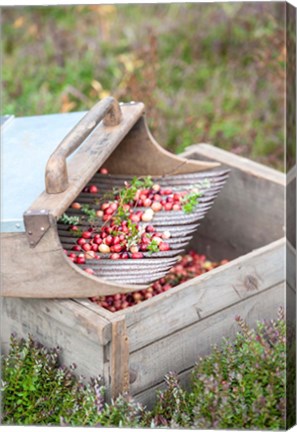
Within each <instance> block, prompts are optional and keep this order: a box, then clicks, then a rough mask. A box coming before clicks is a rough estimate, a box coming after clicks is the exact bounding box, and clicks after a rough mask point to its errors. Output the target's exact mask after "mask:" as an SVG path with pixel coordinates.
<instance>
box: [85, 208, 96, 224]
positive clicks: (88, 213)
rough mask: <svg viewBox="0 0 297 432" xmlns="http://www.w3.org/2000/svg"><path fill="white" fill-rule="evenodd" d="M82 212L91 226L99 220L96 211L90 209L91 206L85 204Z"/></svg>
mask: <svg viewBox="0 0 297 432" xmlns="http://www.w3.org/2000/svg"><path fill="white" fill-rule="evenodd" d="M81 211H82V212H83V213H84V214H85V215H86V216H87V220H88V222H89V223H90V224H92V223H94V222H96V219H98V218H97V215H96V210H94V209H92V208H90V206H89V204H83V205H82V206H81Z"/></svg>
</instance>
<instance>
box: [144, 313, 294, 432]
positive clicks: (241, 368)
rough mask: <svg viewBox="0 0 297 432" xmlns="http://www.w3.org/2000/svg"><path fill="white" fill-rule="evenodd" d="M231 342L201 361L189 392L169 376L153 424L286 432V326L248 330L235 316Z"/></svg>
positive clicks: (260, 325) (278, 322)
mask: <svg viewBox="0 0 297 432" xmlns="http://www.w3.org/2000/svg"><path fill="white" fill-rule="evenodd" d="M237 321H238V324H239V326H240V329H241V331H240V332H239V333H237V335H236V338H235V340H234V341H230V340H227V339H224V340H223V343H222V346H221V347H220V348H218V347H214V348H213V350H212V352H211V354H210V355H208V356H206V357H205V358H201V359H200V360H199V362H198V363H197V364H196V366H195V368H194V370H193V373H192V386H191V391H189V392H186V391H184V390H182V388H181V387H180V385H179V383H178V381H177V377H174V375H173V374H172V373H171V374H170V375H168V376H167V379H166V381H167V388H166V390H165V391H162V392H160V393H159V395H158V399H157V403H156V405H155V407H154V410H153V412H152V420H151V421H152V423H153V424H154V425H156V426H161V425H162V426H167V427H186V428H195V429H231V428H236V429H283V428H285V365H286V338H285V335H286V333H285V332H286V328H285V321H284V317H283V315H282V312H280V315H279V317H278V319H277V320H275V321H270V322H259V323H258V325H257V328H256V329H255V330H254V329H251V328H249V327H248V326H247V324H246V323H245V321H244V320H242V319H241V318H240V317H238V318H237Z"/></svg>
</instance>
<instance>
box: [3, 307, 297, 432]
mask: <svg viewBox="0 0 297 432" xmlns="http://www.w3.org/2000/svg"><path fill="white" fill-rule="evenodd" d="M236 320H237V322H238V324H239V327H240V332H238V333H237V335H236V337H235V339H234V340H232V341H231V340H228V339H224V340H223V342H222V345H221V346H220V347H217V346H215V347H213V349H212V351H211V353H210V354H209V355H208V356H206V357H204V358H200V359H199V361H198V362H197V364H196V365H195V367H194V370H193V372H192V379H191V386H190V390H185V389H183V388H182V387H181V385H180V383H179V381H178V377H177V375H176V374H175V373H174V372H170V373H168V374H167V375H166V377H165V384H166V387H165V390H161V391H159V392H158V393H157V399H156V404H155V406H154V407H153V409H152V410H151V411H149V410H147V409H145V407H143V406H142V405H141V404H139V403H137V402H136V401H135V400H134V399H133V398H132V397H131V396H129V395H128V394H124V395H121V396H119V397H118V398H116V399H115V400H113V401H112V402H111V403H109V404H108V403H106V402H105V400H104V393H105V388H104V387H103V385H102V382H101V379H100V378H94V379H91V380H90V382H89V383H85V382H84V381H83V378H82V377H79V378H76V377H75V375H74V373H73V371H74V369H75V365H71V366H70V367H69V368H66V367H61V366H59V361H58V360H59V352H60V350H59V348H55V349H47V348H45V347H43V346H42V345H41V344H39V343H36V342H34V341H33V339H32V338H31V337H29V338H28V339H27V340H24V339H21V340H18V339H17V338H16V337H15V336H12V338H11V349H10V352H9V355H7V356H5V357H3V359H2V363H3V367H2V386H1V393H2V396H3V397H2V402H3V411H2V418H1V423H2V424H21V425H28V424H34V425H38V424H39V425H40V424H42V425H61V426H63V425H69V426H102V427H104V426H118V427H125V426H126V427H154V428H155V427H169V428H192V429H231V428H236V429H262V430H264V429H270V430H272V429H284V428H285V427H286V426H287V425H288V424H289V423H288V422H287V424H286V420H285V419H286V413H285V412H286V404H285V393H286V392H285V381H286V376H285V366H286V325H285V320H284V316H283V311H282V310H280V312H279V316H278V318H277V320H271V321H269V322H259V323H258V324H257V327H256V328H255V329H252V328H249V327H248V325H247V324H246V322H245V321H244V320H242V319H241V318H240V317H237V318H236ZM293 372H294V365H293V366H292V370H291V373H293ZM287 381H289V380H287ZM287 408H288V406H287ZM291 408H292V409H294V407H291Z"/></svg>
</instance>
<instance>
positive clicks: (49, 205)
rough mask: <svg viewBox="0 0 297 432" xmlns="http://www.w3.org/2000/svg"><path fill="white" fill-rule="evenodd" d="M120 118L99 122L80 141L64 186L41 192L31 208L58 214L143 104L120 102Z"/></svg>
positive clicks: (85, 182) (69, 166)
mask: <svg viewBox="0 0 297 432" xmlns="http://www.w3.org/2000/svg"><path fill="white" fill-rule="evenodd" d="M121 109H122V121H121V123H120V125H118V126H115V127H106V126H104V125H103V123H100V124H99V125H98V127H97V128H96V129H95V130H94V131H93V133H92V135H91V136H90V137H89V138H87V139H86V141H85V142H84V143H83V144H82V145H81V147H80V149H79V151H78V152H77V153H76V154H75V155H74V156H73V157H72V158H71V159H70V160H69V162H68V167H67V170H68V181H69V186H68V188H67V189H66V190H65V191H64V192H62V193H59V194H48V193H46V192H43V193H42V194H41V195H40V196H39V197H38V198H37V199H36V200H35V201H34V203H33V204H32V206H31V207H30V209H31V210H40V209H45V210H48V211H49V212H50V213H51V214H52V215H53V216H54V217H57V218H58V217H60V216H61V215H62V214H63V212H64V211H65V210H66V209H67V208H68V207H69V205H70V204H71V203H72V201H73V200H74V199H75V198H76V197H77V195H78V194H79V193H80V192H81V190H82V189H83V188H84V186H85V185H86V184H87V183H88V181H90V180H91V178H92V177H93V175H94V174H95V173H96V171H97V170H98V169H99V168H100V166H101V165H102V164H103V163H104V161H105V160H106V159H107V158H108V157H109V156H110V155H111V154H112V152H113V151H114V150H115V148H116V147H117V145H118V144H119V142H121V141H122V139H123V138H124V137H125V135H126V134H127V133H128V132H129V131H130V129H131V128H132V127H133V125H134V124H135V122H136V121H137V120H138V119H139V117H141V115H142V113H143V111H144V105H143V104H142V103H137V104H134V105H123V106H122V107H121Z"/></svg>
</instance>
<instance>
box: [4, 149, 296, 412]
mask: <svg viewBox="0 0 297 432" xmlns="http://www.w3.org/2000/svg"><path fill="white" fill-rule="evenodd" d="M185 155H186V156H187V157H189V158H193V159H196V158H197V159H198V158H199V159H205V160H213V161H219V162H221V163H222V165H223V166H226V167H229V168H230V169H231V175H230V178H229V180H228V182H227V185H226V186H225V188H224V189H223V191H222V192H221V193H220V195H219V197H218V198H217V200H216V202H215V204H214V206H213V208H212V209H211V211H210V212H209V214H208V215H207V217H206V218H205V220H204V221H203V223H202V225H201V226H200V227H199V229H198V231H197V235H196V236H195V238H194V239H193V241H192V244H191V247H193V248H195V249H196V250H197V251H198V252H203V253H206V254H207V255H208V256H209V257H210V259H214V260H216V259H223V258H227V259H230V260H231V261H230V262H229V263H228V264H226V265H224V266H221V267H219V268H217V269H214V270H212V271H210V272H209V273H207V274H204V275H202V276H199V277H197V278H195V279H192V280H191V281H188V282H186V283H183V284H181V285H180V286H179V287H176V288H174V289H172V290H169V291H167V292H165V293H162V294H160V295H158V296H156V297H153V298H151V299H149V300H147V301H145V302H143V303H141V304H138V305H136V306H133V307H131V308H129V309H127V310H125V311H119V312H116V313H111V312H109V311H106V310H105V309H103V308H101V307H99V306H98V305H96V304H94V303H92V302H90V301H89V300H88V299H81V300H80V299H79V300H44V299H42V300H40V299H34V300H30V299H16V298H14V299H12V298H5V299H3V304H2V343H3V350H4V352H6V351H7V350H8V347H9V336H10V334H11V332H13V331H15V332H16V333H17V334H18V335H22V336H25V335H27V334H28V333H30V334H32V335H33V336H34V337H35V338H36V339H38V340H39V341H40V342H42V343H44V344H45V345H46V346H49V347H50V346H56V345H59V346H61V347H62V348H63V354H62V361H63V363H65V364H70V363H72V362H75V363H76V364H77V366H78V369H77V372H78V373H80V374H83V375H84V376H86V377H89V376H94V375H98V374H100V375H102V376H103V377H104V380H105V383H106V386H107V388H108V397H111V396H115V395H117V394H118V393H119V392H121V391H124V390H128V389H129V390H130V392H131V393H132V394H133V395H134V396H135V398H136V399H137V400H139V401H142V402H143V403H145V404H147V405H148V406H150V405H151V404H152V402H153V400H154V395H155V390H156V389H157V388H160V387H162V386H163V376H164V374H166V373H167V372H168V371H170V370H174V371H176V372H178V374H179V375H180V378H181V380H182V381H183V382H184V383H186V382H187V379H188V376H189V373H190V371H191V369H192V368H193V365H194V363H195V361H196V360H197V359H198V357H199V356H201V355H205V354H207V353H208V352H210V350H211V346H212V344H215V343H216V344H217V343H220V341H221V338H222V337H224V336H230V337H232V336H233V335H234V334H235V332H236V331H237V330H238V328H237V325H236V323H235V320H234V318H235V316H236V315H240V316H241V317H243V318H245V319H246V320H247V321H248V322H249V323H250V324H251V325H254V324H255V322H256V320H258V319H271V318H273V317H275V315H276V313H277V309H278V307H279V306H284V305H285V302H286V299H287V301H288V299H290V302H292V304H293V302H294V299H295V287H294V286H293V287H292V286H291V284H287V285H286V283H285V282H286V275H285V272H286V267H285V248H286V240H285V237H284V226H285V220H284V206H285V176H284V175H283V174H282V173H280V172H277V171H275V170H272V169H270V168H267V167H264V166H262V165H259V164H257V163H254V162H251V161H249V160H246V159H243V158H241V157H238V156H235V155H233V154H231V153H228V152H225V151H223V150H219V149H217V148H215V147H212V146H210V145H205V144H200V145H194V146H191V147H190V148H189V149H188V150H187V152H186V154H185ZM293 285H294V284H293ZM41 288H42V287H41Z"/></svg>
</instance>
